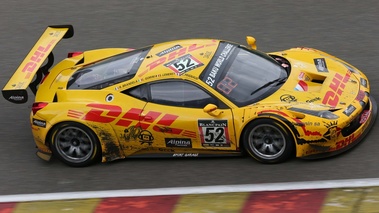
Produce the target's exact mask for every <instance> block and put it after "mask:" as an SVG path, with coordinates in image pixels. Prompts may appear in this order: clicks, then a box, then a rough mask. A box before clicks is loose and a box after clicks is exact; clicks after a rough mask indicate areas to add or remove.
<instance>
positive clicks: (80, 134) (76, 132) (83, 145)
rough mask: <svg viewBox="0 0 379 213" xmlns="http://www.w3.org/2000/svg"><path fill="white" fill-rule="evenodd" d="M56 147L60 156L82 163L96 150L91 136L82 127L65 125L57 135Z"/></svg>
mask: <svg viewBox="0 0 379 213" xmlns="http://www.w3.org/2000/svg"><path fill="white" fill-rule="evenodd" d="M54 140H55V143H54V144H55V147H56V149H57V151H58V153H59V155H60V156H62V157H63V158H64V159H65V160H67V161H69V162H71V163H82V162H84V161H86V160H88V159H89V158H90V157H91V156H92V154H93V152H94V143H93V141H92V139H91V137H90V136H89V135H88V134H87V133H86V132H85V131H84V130H82V129H81V128H78V127H65V128H62V129H60V130H59V131H58V132H57V134H56V136H55V139H54Z"/></svg>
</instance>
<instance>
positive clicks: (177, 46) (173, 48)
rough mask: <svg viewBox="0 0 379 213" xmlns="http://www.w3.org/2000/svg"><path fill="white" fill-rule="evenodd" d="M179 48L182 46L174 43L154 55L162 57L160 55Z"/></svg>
mask: <svg viewBox="0 0 379 213" xmlns="http://www.w3.org/2000/svg"><path fill="white" fill-rule="evenodd" d="M180 48H182V46H180V45H179V44H177V45H175V46H173V47H170V48H168V49H165V50H163V51H162V52H159V53H157V54H156V55H157V56H158V57H162V56H164V55H166V54H169V53H171V52H174V51H175V50H177V49H180Z"/></svg>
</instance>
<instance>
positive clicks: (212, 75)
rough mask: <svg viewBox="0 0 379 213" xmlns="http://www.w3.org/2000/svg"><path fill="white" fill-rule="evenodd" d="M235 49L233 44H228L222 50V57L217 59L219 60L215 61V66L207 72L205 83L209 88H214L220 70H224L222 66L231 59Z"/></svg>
mask: <svg viewBox="0 0 379 213" xmlns="http://www.w3.org/2000/svg"><path fill="white" fill-rule="evenodd" d="M234 49H235V46H234V45H232V44H226V45H225V47H224V48H223V49H222V51H221V53H220V55H219V56H218V57H217V59H216V60H215V61H214V63H213V66H212V67H211V68H210V69H209V70H208V71H207V74H206V75H205V76H206V78H205V83H206V84H208V85H209V86H211V87H213V86H214V83H215V82H216V80H217V77H218V73H219V70H220V69H222V66H223V65H224V64H226V63H225V61H227V60H228V59H229V56H230V55H231V54H232V53H233V51H234Z"/></svg>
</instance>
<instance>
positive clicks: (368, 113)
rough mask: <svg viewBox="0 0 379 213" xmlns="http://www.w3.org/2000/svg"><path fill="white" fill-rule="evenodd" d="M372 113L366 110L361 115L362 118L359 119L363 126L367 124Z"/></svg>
mask: <svg viewBox="0 0 379 213" xmlns="http://www.w3.org/2000/svg"><path fill="white" fill-rule="evenodd" d="M370 114H371V111H370V110H364V111H363V112H362V114H361V118H360V119H359V123H360V124H363V123H365V122H366V121H367V120H368V118H369V117H370Z"/></svg>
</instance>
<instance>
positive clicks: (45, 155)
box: [36, 150, 52, 161]
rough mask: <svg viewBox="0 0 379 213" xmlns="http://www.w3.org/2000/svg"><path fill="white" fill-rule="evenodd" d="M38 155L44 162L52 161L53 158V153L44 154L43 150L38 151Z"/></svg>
mask: <svg viewBox="0 0 379 213" xmlns="http://www.w3.org/2000/svg"><path fill="white" fill-rule="evenodd" d="M36 154H37V156H38V157H39V158H41V159H42V160H44V161H50V160H51V156H52V154H51V153H47V152H43V151H41V150H38V151H37V153H36Z"/></svg>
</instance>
